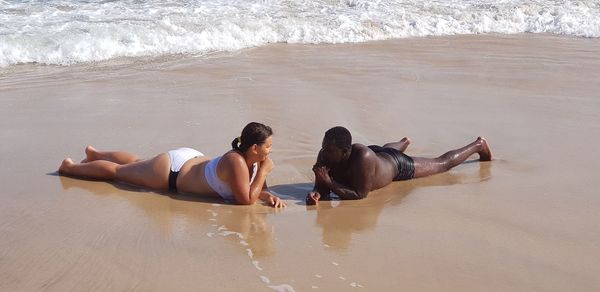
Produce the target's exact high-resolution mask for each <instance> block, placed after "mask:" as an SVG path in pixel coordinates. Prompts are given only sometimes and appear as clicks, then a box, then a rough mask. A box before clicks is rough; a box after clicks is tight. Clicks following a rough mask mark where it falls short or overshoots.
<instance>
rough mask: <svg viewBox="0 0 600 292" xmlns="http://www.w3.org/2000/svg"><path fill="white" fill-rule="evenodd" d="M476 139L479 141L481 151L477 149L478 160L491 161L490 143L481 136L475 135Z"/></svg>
mask: <svg viewBox="0 0 600 292" xmlns="http://www.w3.org/2000/svg"><path fill="white" fill-rule="evenodd" d="M477 141H478V142H480V143H481V151H479V152H478V153H479V161H491V160H492V150H491V149H490V145H489V144H488V142H487V140H485V138H483V137H477Z"/></svg>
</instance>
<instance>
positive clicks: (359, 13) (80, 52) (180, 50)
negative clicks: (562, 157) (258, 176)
mask: <svg viewBox="0 0 600 292" xmlns="http://www.w3.org/2000/svg"><path fill="white" fill-rule="evenodd" d="M523 32H528V33H552V34H563V35H572V36H578V37H588V38H597V37H600V1H598V0H596V1H551V0H537V1H520V0H503V1H488V0H484V1H474V0H425V1H409V0H277V1H275V0H186V1H182V0H148V1H143V0H112V1H111V0H102V1H99V0H30V1H23V0H0V67H9V66H13V65H16V64H25V63H39V64H53V65H71V64H76V63H82V62H95V61H104V60H110V59H113V58H121V57H160V56H164V55H173V54H186V55H203V54H208V53H213V52H220V51H235V50H239V49H243V48H248V47H255V46H262V45H265V44H269V43H306V44H320V43H348V42H367V41H374V40H384V39H392V38H406V37H423V36H440V35H454V34H479V33H501V34H515V33H523Z"/></svg>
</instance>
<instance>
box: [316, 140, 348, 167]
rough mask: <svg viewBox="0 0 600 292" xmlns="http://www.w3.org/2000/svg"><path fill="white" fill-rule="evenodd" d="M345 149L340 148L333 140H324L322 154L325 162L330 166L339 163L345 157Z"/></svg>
mask: <svg viewBox="0 0 600 292" xmlns="http://www.w3.org/2000/svg"><path fill="white" fill-rule="evenodd" d="M344 154H345V151H344V150H342V149H340V148H338V147H337V146H336V145H335V143H333V142H332V141H327V140H323V144H322V145H321V155H322V158H323V162H325V164H326V165H327V166H329V167H331V166H333V165H336V164H339V163H340V162H342V161H343V160H344V159H345V155H344Z"/></svg>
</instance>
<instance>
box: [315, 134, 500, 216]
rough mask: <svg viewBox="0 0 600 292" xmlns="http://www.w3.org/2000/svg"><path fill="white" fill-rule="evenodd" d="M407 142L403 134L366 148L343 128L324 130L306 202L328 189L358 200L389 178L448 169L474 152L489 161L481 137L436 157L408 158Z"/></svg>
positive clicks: (481, 159)
mask: <svg viewBox="0 0 600 292" xmlns="http://www.w3.org/2000/svg"><path fill="white" fill-rule="evenodd" d="M408 144H410V140H409V139H408V138H406V137H404V138H403V139H402V140H400V141H399V142H394V143H387V144H385V145H383V146H377V145H371V146H368V147H367V146H365V145H362V144H358V143H355V144H352V135H351V134H350V132H349V131H348V130H347V129H346V128H344V127H333V128H331V129H329V130H327V132H325V137H324V138H323V143H322V146H321V151H319V155H318V157H317V163H316V164H315V165H314V166H313V172H314V173H315V187H314V189H313V191H312V192H310V193H309V194H308V195H307V196H306V204H308V205H314V204H316V203H317V202H318V201H319V199H321V197H324V198H329V194H330V193H331V192H334V193H335V194H336V195H338V197H340V199H342V200H358V199H362V198H365V197H366V196H367V194H368V193H369V192H370V191H373V190H377V189H380V188H383V187H385V186H387V185H388V184H390V183H391V182H392V181H399V180H409V179H412V178H419V177H425V176H429V175H432V174H436V173H441V172H445V171H448V170H449V169H451V168H453V167H455V166H457V165H459V164H461V163H462V162H463V161H465V160H466V159H467V158H468V157H469V156H471V155H472V154H474V153H478V154H479V160H480V161H490V160H492V152H491V150H490V147H489V145H488V143H487V141H486V140H485V139H484V138H482V137H478V138H477V140H475V142H472V143H471V144H469V145H467V146H464V147H462V148H459V149H455V150H451V151H448V152H446V153H444V154H443V155H441V156H439V157H437V158H422V157H410V156H408V155H406V154H404V153H403V152H404V150H406V148H407V147H408Z"/></svg>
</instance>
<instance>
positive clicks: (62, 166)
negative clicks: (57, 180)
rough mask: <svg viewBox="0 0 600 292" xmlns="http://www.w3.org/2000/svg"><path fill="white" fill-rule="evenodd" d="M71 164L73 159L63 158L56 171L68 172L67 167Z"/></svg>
mask: <svg viewBox="0 0 600 292" xmlns="http://www.w3.org/2000/svg"><path fill="white" fill-rule="evenodd" d="M73 164H75V162H73V159H71V158H65V160H63V162H62V163H61V164H60V167H59V168H58V173H68V169H69V168H70V167H71V166H72V165H73Z"/></svg>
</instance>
